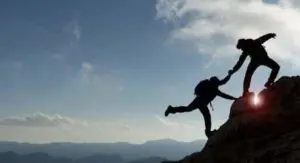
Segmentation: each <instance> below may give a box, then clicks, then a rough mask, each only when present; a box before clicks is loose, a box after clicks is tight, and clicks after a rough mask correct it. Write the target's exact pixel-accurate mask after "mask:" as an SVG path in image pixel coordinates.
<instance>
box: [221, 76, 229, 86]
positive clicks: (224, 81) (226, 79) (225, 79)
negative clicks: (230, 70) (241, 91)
mask: <svg viewBox="0 0 300 163" xmlns="http://www.w3.org/2000/svg"><path fill="white" fill-rule="evenodd" d="M230 77H231V75H227V76H226V77H225V78H224V79H222V80H220V83H219V85H224V84H226V83H227V82H228V81H229V79H230Z"/></svg>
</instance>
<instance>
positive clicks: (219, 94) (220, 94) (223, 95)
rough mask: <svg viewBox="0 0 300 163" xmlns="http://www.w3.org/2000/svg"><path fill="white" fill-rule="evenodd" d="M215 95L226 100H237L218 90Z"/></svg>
mask: <svg viewBox="0 0 300 163" xmlns="http://www.w3.org/2000/svg"><path fill="white" fill-rule="evenodd" d="M217 95H218V96H220V97H222V98H225V99H227V100H236V99H237V98H235V97H233V96H230V95H228V94H226V93H223V92H221V91H220V90H218V92H217Z"/></svg>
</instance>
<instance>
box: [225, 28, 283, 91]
mask: <svg viewBox="0 0 300 163" xmlns="http://www.w3.org/2000/svg"><path fill="white" fill-rule="evenodd" d="M275 37H276V34H275V33H268V34H266V35H263V36H261V37H259V38H257V39H255V40H253V39H239V40H238V43H237V45H236V48H237V49H241V50H242V51H243V52H242V55H241V56H240V58H239V60H238V62H237V63H236V65H235V66H234V67H233V69H232V70H229V74H233V73H235V72H236V71H238V70H239V69H240V68H241V66H242V65H243V63H244V61H245V60H246V58H247V56H248V55H249V56H250V57H251V61H250V63H249V65H248V68H247V71H246V75H245V78H244V86H243V87H244V88H243V96H245V95H247V94H248V93H249V87H250V82H251V78H252V75H253V73H254V71H255V70H256V69H257V67H258V66H261V65H264V66H267V67H269V68H271V69H272V72H271V74H270V77H269V79H268V81H267V82H266V83H265V87H268V86H270V85H272V84H273V82H274V80H275V79H276V77H277V74H278V72H279V69H280V66H279V65H278V64H277V63H276V62H275V61H274V60H272V59H271V58H269V56H268V53H267V51H266V50H265V48H264V46H263V45H262V44H263V43H264V42H266V41H268V40H269V39H271V38H275Z"/></svg>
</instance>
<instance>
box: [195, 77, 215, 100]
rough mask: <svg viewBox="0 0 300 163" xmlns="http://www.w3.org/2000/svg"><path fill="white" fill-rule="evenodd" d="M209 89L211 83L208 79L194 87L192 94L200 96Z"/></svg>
mask: <svg viewBox="0 0 300 163" xmlns="http://www.w3.org/2000/svg"><path fill="white" fill-rule="evenodd" d="M210 87H211V83H210V81H209V80H208V79H205V80H202V81H200V82H199V83H198V84H197V86H196V87H195V90H194V94H195V95H197V96H200V95H201V94H203V93H205V92H207V91H209V88H210Z"/></svg>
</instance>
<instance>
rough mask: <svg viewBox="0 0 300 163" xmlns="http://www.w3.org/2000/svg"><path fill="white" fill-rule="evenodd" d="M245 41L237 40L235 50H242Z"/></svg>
mask: <svg viewBox="0 0 300 163" xmlns="http://www.w3.org/2000/svg"><path fill="white" fill-rule="evenodd" d="M245 43H246V39H239V40H238V42H237V44H236V48H237V49H243V48H245V46H246V44H245Z"/></svg>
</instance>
